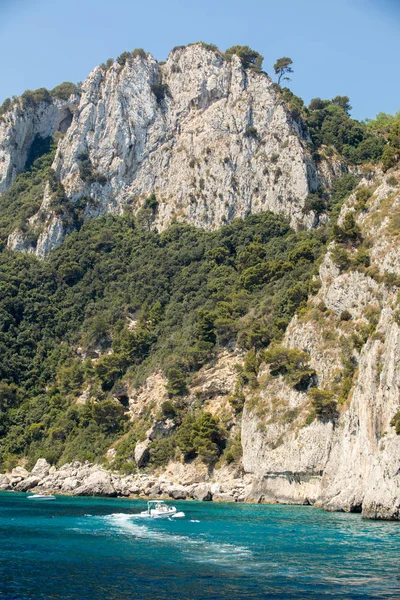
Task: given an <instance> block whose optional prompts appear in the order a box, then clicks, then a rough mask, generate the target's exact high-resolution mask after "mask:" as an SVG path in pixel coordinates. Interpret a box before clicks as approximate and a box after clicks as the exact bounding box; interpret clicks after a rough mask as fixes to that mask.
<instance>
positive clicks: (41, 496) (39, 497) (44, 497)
mask: <svg viewBox="0 0 400 600" xmlns="http://www.w3.org/2000/svg"><path fill="white" fill-rule="evenodd" d="M55 499H56V497H55V496H53V494H33V496H28V500H55Z"/></svg>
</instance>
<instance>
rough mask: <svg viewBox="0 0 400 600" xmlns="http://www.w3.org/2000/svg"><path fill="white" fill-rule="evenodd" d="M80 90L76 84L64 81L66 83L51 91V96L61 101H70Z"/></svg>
mask: <svg viewBox="0 0 400 600" xmlns="http://www.w3.org/2000/svg"><path fill="white" fill-rule="evenodd" d="M77 91H78V88H77V87H76V85H75V84H74V83H71V82H70V81H64V83H60V85H57V86H56V87H55V88H54V89H52V90H51V92H50V95H51V96H53V97H54V98H58V99H59V100H68V99H69V98H70V96H72V94H76V93H77Z"/></svg>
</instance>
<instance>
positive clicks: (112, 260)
mask: <svg viewBox="0 0 400 600" xmlns="http://www.w3.org/2000/svg"><path fill="white" fill-rule="evenodd" d="M44 157H47V158H48V155H44V156H43V157H41V158H40V159H36V160H35V161H34V162H33V164H32V172H33V171H34V169H35V168H36V167H35V165H36V164H37V161H38V160H39V161H40V160H43V158H44ZM24 177H28V178H29V177H33V174H32V173H31V172H29V173H27V174H24ZM145 205H146V206H147V207H148V209H149V210H151V211H152V210H153V209H154V210H156V208H157V201H156V199H155V197H153V196H151V197H150V198H149V199H148V200H147V201H146V203H145ZM323 250H324V244H323V236H322V235H321V234H320V233H319V232H316V231H314V232H309V233H308V232H299V233H294V232H293V231H292V230H291V229H290V227H289V226H288V224H287V222H286V221H285V220H284V219H283V218H282V217H280V216H276V215H273V214H271V213H263V214H259V215H253V216H249V217H248V218H247V219H245V220H244V221H242V220H239V219H238V220H235V221H234V222H232V223H231V224H230V225H227V226H225V227H223V228H221V229H220V230H219V231H215V232H211V233H210V232H205V231H202V230H198V229H195V228H193V227H189V226H186V225H173V226H171V227H170V228H169V229H168V230H166V231H165V232H163V233H161V234H159V233H156V232H154V231H147V230H146V228H144V227H141V226H139V225H138V224H137V222H135V220H133V219H132V218H131V217H130V216H126V217H111V216H108V217H101V218H98V219H94V220H91V221H87V222H86V223H85V224H84V225H83V227H82V228H81V229H80V230H79V231H76V232H75V233H72V234H71V235H70V236H68V238H67V239H66V240H65V241H64V243H63V245H62V246H61V247H60V248H59V249H58V250H56V251H54V252H53V253H52V255H51V257H50V259H49V260H48V261H46V262H41V261H38V260H37V259H35V258H34V257H32V256H29V255H21V254H19V253H9V252H6V251H3V252H2V253H0V288H1V294H0V297H1V302H0V315H1V331H0V348H1V352H2V363H1V366H0V379H1V381H2V385H3V386H4V387H3V388H2V395H1V407H0V411H1V417H0V427H1V429H2V431H3V432H4V435H3V440H2V446H1V461H3V462H4V461H5V460H9V459H10V457H11V459H12V458H13V457H14V458H15V457H18V456H24V455H29V457H31V458H32V459H33V458H35V457H37V456H39V455H42V456H45V457H46V458H48V460H50V461H51V462H65V461H66V460H69V459H71V457H74V458H81V459H90V460H92V459H93V458H94V457H97V458H99V457H100V458H101V457H102V456H103V454H104V452H105V450H106V448H107V447H109V446H110V445H111V444H112V443H113V441H114V440H116V439H118V438H119V437H121V435H123V434H124V432H127V433H129V431H130V430H129V429H127V427H128V428H129V426H130V425H129V424H127V422H126V420H125V419H124V418H123V410H122V408H121V405H120V404H119V403H118V402H117V401H116V400H114V399H113V396H114V394H113V392H114V390H118V389H120V385H121V381H122V380H123V379H128V380H130V381H131V382H132V383H133V384H136V385H138V384H141V383H142V382H144V380H145V378H146V377H147V375H148V374H150V373H151V372H153V371H154V370H155V369H157V368H161V369H163V371H164V373H165V374H166V376H167V380H168V392H169V394H170V397H171V399H170V401H169V402H170V404H169V405H167V406H164V408H163V411H164V414H165V415H166V414H167V413H168V415H170V417H173V418H174V420H175V421H176V423H177V433H176V435H177V436H178V433H179V432H180V431H181V430H182V434H180V435H183V429H185V430H186V429H187V426H186V425H185V426H184V427H183V424H184V423H185V424H189V423H191V421H190V420H189V421H188V420H187V419H189V414H190V413H188V406H187V404H186V399H185V393H186V386H187V385H188V383H189V382H190V378H191V376H192V374H193V373H194V372H195V371H196V370H197V369H199V368H200V367H201V366H202V365H203V364H205V363H206V362H207V361H208V360H210V359H211V358H212V357H213V356H214V355H215V354H216V352H217V351H218V350H219V349H220V348H222V347H224V346H226V345H227V344H231V343H232V342H234V341H235V340H236V339H237V340H238V343H239V344H240V345H241V346H242V347H244V348H247V349H249V350H251V352H249V354H248V357H247V359H246V364H245V370H244V372H243V374H242V381H243V382H250V383H251V381H252V378H253V379H254V378H255V373H256V370H257V368H258V367H257V364H258V360H259V358H258V356H257V354H256V353H255V350H257V351H258V350H259V349H262V348H265V347H267V346H268V345H269V344H270V343H271V341H274V340H279V339H280V338H281V337H282V335H283V332H284V330H285V328H286V325H287V324H288V322H289V321H290V319H291V317H292V316H293V314H294V313H295V311H296V310H297V309H298V307H299V306H301V305H302V303H304V302H305V301H306V299H307V295H308V293H309V292H310V290H311V289H312V285H311V278H312V274H313V272H314V268H315V262H316V260H317V259H318V257H319V256H320V255H321V253H322V252H323ZM131 318H134V319H135V322H136V325H135V327H134V329H129V328H128V326H127V322H128V319H131ZM78 346H82V347H83V348H93V347H99V348H101V349H102V351H103V352H105V353H104V354H103V356H102V357H101V358H100V359H99V360H97V361H95V362H93V361H91V360H90V359H86V360H83V359H82V358H81V357H80V356H78V355H77V354H76V351H75V350H74V348H76V347H78ZM108 349H109V350H111V353H107V350H108ZM303 362H305V361H303ZM303 366H304V365H303ZM303 366H301V365H299V364H298V370H297V372H296V375H294V374H292V375H293V383H294V384H296V385H300V386H301V385H302V381H303V379H304V377H303V376H302V375H303V374H304V376H306V375H307V373H305V371H307V369H306V367H304V369H303ZM300 371H302V372H303V371H304V373H300ZM296 377H297V379H296ZM295 380H296V381H295ZM84 390H88V392H87V395H88V399H87V401H86V404H76V398H77V397H78V396H79V395H80V394H81V393H82V392H83V391H84ZM240 393H241V392H240V390H238V394H237V396H236V400H235V402H236V407H237V408H236V410H237V411H238V412H240V410H241V407H240V402H241V400H240ZM242 402H243V400H242ZM104 403H105V404H104ZM101 407H103V408H104V410H102V409H101ZM198 410H199V411H200V412H199V414H198V415H197V416H196V414H197V413H196V414H195V415H194V417H193V418H194V420H195V421H196V419H198V418H200V416H201V414H200V413H201V410H200V409H198ZM116 411H117V412H116ZM118 411H119V412H118ZM119 414H121V418H119V417H118V418H116V415H119ZM190 418H191V417H190ZM202 418H203V417H202ZM204 418H205V417H204ZM207 419H208V417H207ZM114 421H115V427H110V423H111V422H114ZM203 425H204V423H203ZM203 425H202V426H201V427H200V425H199V423H197V424H195V425H193V427H194V429H193V431H194V433H192V434H191V436H190V440H189V441H188V440H186V441H185V440H184V439H183V438H182V437H180V438H178V437H177V438H176V439H177V440H179V443H178V441H177V442H176V444H175V445H174V446H173V451H174V452H175V450H176V447H179V448H181V450H182V452H183V453H185V454H186V455H192V454H194V455H196V456H200V457H201V459H202V460H204V461H205V462H207V463H208V464H211V463H212V462H213V461H214V460H217V459H218V457H219V456H220V454H221V449H222V448H223V444H224V442H223V435H222V434H218V435H217V434H216V433H215V432H214V433H213V434H212V435H211V433H210V435H209V437H208V438H207V439H208V441H204V439H203V437H204V436H203V433H202V432H203ZM214 425H215V423H214ZM212 426H213V422H211V424H210V423H208V424H207V427H206V425H204V427H205V429H207V428H208V427H209V428H211V429H212ZM182 427H183V429H182ZM188 427H189V425H188ZM199 431H200V433H199ZM207 431H208V429H207ZM213 431H214V430H213ZM129 435H133V434H132V432H131V433H129ZM204 435H205V434H204ZM207 435H208V434H207ZM202 436H203V437H202ZM128 437H129V436H128ZM206 437H207V436H206ZM136 438H137V434H135V439H136ZM168 439H169V438H168ZM157 443H158V442H157ZM169 443H170V442H162V443H161V442H160V444H159V446H160V447H159V448H158V450H157V452H158V458H155V454H154V452H155V449H153V450H154V452H153V464H156V462H157V461H158V462H159V461H161V460H166V457H168V456H169V455H170V451H169V450H168V447H169V446H168V444H169ZM185 444H186V445H185ZM125 450H126V448H125ZM171 451H172V450H171ZM117 453H118V452H117ZM121 453H122V449H121ZM121 456H122V455H121ZM162 456H163V457H164V458H163V459H162V458H161V457H162ZM120 462H121V464H124V465H125V467H124V468H127V466H126V465H127V460H125V459H124V458H121V459H120ZM128 463H129V461H128Z"/></svg>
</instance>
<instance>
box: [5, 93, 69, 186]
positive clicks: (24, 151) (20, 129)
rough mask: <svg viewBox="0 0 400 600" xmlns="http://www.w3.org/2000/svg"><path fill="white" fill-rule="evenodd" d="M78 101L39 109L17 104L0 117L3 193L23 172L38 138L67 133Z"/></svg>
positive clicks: (44, 103)
mask: <svg viewBox="0 0 400 600" xmlns="http://www.w3.org/2000/svg"><path fill="white" fill-rule="evenodd" d="M77 100H78V97H77V96H71V98H70V99H69V100H67V101H63V100H57V99H55V98H53V100H52V102H50V103H48V102H40V103H39V104H38V105H37V106H36V107H28V108H24V109H22V108H21V105H20V103H17V104H16V105H15V106H14V107H13V108H12V109H11V110H10V111H9V112H7V113H6V114H5V115H3V116H2V117H1V118H0V193H1V192H4V191H5V190H7V189H8V188H9V187H10V186H11V184H12V182H13V181H14V179H15V177H16V176H17V175H18V174H19V173H21V171H23V170H24V167H25V163H26V159H27V157H28V152H29V149H30V147H31V145H32V142H33V141H34V139H35V137H36V136H39V137H42V138H47V137H50V136H53V135H54V133H55V132H56V131H61V132H62V133H64V132H65V131H66V130H67V128H68V126H69V124H70V122H71V119H72V112H71V108H70V107H71V106H72V105H73V104H74V103H76V102H77Z"/></svg>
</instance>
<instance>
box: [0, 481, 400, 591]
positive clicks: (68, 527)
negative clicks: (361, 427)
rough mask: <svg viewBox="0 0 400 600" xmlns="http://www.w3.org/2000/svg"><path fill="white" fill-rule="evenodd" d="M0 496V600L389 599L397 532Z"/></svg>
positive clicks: (183, 505) (266, 513)
mask: <svg viewBox="0 0 400 600" xmlns="http://www.w3.org/2000/svg"><path fill="white" fill-rule="evenodd" d="M169 504H175V505H176V506H177V508H179V509H180V510H182V511H184V513H185V517H184V518H181V519H170V520H169V519H167V520H155V519H145V518H142V517H140V516H139V513H140V511H142V510H144V509H145V508H146V503H145V502H144V501H139V500H130V499H106V498H74V497H66V496H57V497H56V500H55V501H47V502H40V501H32V500H28V499H27V494H22V493H21V494H17V493H12V492H11V493H10V492H9V493H7V492H2V493H0V598H1V599H7V600H9V599H10V600H11V599H13V600H17V599H18V600H19V599H21V600H22V599H23V600H28V599H29V600H30V599H32V600H39V599H44V598H45V599H52V600H56V599H57V600H58V599H63V600H67V599H68V600H69V599H74V600H86V599H87V600H89V599H90V600H97V599H99V600H100V599H101V600H104V599H105V600H125V599H140V600H147V599H150V598H151V599H152V600H157V599H179V600H186V599H196V600H202V599H211V598H215V599H217V598H218V599H229V600H233V599H235V600H236V599H246V598H268V599H269V598H271V599H273V598H296V599H301V598H310V599H311V598H312V599H319V600H320V599H324V598H335V599H336V598H346V599H352V598H359V599H366V598H374V599H377V598H391V599H400V523H398V522H382V521H380V522H379V521H368V520H363V519H361V516H360V515H359V514H345V513H327V512H324V511H322V510H319V509H317V508H313V507H310V506H279V505H252V504H222V503H212V502H189V501H187V502H184V501H181V502H170V503H169Z"/></svg>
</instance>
